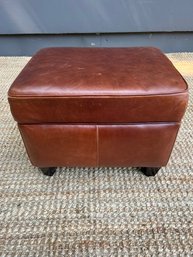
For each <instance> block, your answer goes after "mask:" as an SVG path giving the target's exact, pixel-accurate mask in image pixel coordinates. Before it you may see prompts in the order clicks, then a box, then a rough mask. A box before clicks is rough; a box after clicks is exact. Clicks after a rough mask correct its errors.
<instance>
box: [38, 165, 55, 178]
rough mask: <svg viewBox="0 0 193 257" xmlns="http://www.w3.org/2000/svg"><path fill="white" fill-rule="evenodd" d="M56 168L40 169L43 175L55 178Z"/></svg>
mask: <svg viewBox="0 0 193 257" xmlns="http://www.w3.org/2000/svg"><path fill="white" fill-rule="evenodd" d="M56 169H57V168H56V167H50V168H40V170H41V171H42V173H43V174H44V175H46V176H50V177H51V176H53V175H54V173H55V172H56Z"/></svg>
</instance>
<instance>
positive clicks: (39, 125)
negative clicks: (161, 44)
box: [8, 47, 188, 176]
mask: <svg viewBox="0 0 193 257" xmlns="http://www.w3.org/2000/svg"><path fill="white" fill-rule="evenodd" d="M8 99H9V103H10V108H11V112H12V115H13V117H14V119H15V120H16V121H17V123H18V127H19V130H20V133H21V136H22V138H23V141H24V144H25V147H26V150H27V153H28V156H29V159H30V161H31V163H32V164H33V165H34V166H37V167H40V168H41V169H42V171H43V172H44V174H46V175H52V174H53V173H54V172H55V170H56V167H57V166H68V167H70V166H79V167H98V166H100V167H101V166H111V167H125V166H132V167H139V168H141V170H142V171H143V173H144V174H146V175H147V176H151V175H155V174H156V173H157V171H158V170H159V168H160V167H162V166H165V165H166V164H167V162H168V159H169V157H170V154H171V151H172V148H173V146H174V142H175V139H176V136H177V133H178V129H179V127H180V121H181V119H182V117H183V115H184V112H185V109H186V105H187V101H188V92H187V84H186V82H185V81H184V79H183V78H182V76H181V75H180V74H179V72H178V71H177V70H176V69H175V68H174V66H173V65H172V63H171V62H170V61H169V60H168V58H167V57H166V56H165V55H164V54H163V53H162V52H161V51H160V50H159V49H156V48H153V47H133V48H64V47H63V48H62V47H61V48H45V49H42V50H40V51H39V52H37V53H36V54H35V56H33V57H32V58H31V60H30V61H29V63H28V64H27V65H26V66H25V68H24V69H23V70H22V72H21V73H20V74H19V76H18V77H17V78H16V80H15V81H14V83H13V84H12V86H11V88H10V90H9V92H8Z"/></svg>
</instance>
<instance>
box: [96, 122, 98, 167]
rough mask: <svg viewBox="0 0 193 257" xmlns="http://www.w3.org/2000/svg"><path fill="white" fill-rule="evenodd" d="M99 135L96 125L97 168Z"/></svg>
mask: <svg viewBox="0 0 193 257" xmlns="http://www.w3.org/2000/svg"><path fill="white" fill-rule="evenodd" d="M98 135H99V133H98V125H96V155H97V156H96V161H97V166H99V136H98Z"/></svg>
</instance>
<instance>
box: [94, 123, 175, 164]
mask: <svg viewBox="0 0 193 257" xmlns="http://www.w3.org/2000/svg"><path fill="white" fill-rule="evenodd" d="M179 126H180V124H178V123H162V124H161V123H160V124H133V125H112V126H108V125H104V126H100V127H99V133H98V134H99V138H98V144H99V147H98V148H99V165H100V166H119V167H120V166H122V167H124V166H133V167H161V166H165V165H166V164H167V162H168V160H169V157H170V154H171V151H172V148H173V145H174V142H175V139H176V136H177V132H178V129H179Z"/></svg>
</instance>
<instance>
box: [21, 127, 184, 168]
mask: <svg viewBox="0 0 193 257" xmlns="http://www.w3.org/2000/svg"><path fill="white" fill-rule="evenodd" d="M178 128H179V124H177V123H176V124H175V123H160V124H132V125H131V124H130V125H127V124H125V125H63V124H53V125H37V124H35V125H33V124H29V125H19V129H20V132H21V135H22V138H23V141H24V143H25V146H26V149H27V152H28V154H29V157H30V160H31V162H32V164H33V165H35V166H38V167H52V166H80V167H81V166H82V167H84V166H87V167H89V166H90V167H96V166H112V167H113V166H114V167H115V166H133V167H135V166H139V167H140V166H146V167H148V166H150V167H151V166H153V167H156V166H158V167H159V166H164V165H166V163H167V161H168V158H169V156H170V152H171V150H172V147H173V144H174V142H175V138H176V135H177V131H178Z"/></svg>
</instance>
